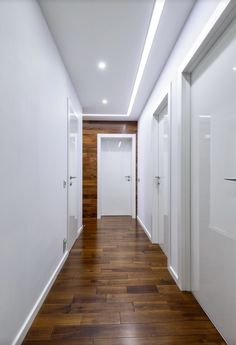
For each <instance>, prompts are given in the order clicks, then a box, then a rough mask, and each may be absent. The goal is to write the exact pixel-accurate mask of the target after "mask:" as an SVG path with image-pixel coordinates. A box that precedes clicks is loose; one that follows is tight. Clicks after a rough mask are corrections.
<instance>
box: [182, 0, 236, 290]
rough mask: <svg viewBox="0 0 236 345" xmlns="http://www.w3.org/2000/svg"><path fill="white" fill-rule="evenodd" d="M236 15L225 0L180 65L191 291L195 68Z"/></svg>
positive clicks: (185, 262)
mask: <svg viewBox="0 0 236 345" xmlns="http://www.w3.org/2000/svg"><path fill="white" fill-rule="evenodd" d="M235 15H236V2H235V0H221V1H220V2H219V4H218V6H217V8H216V10H215V11H214V13H213V14H212V16H211V17H210V19H209V21H208V22H207V24H206V25H205V27H204V28H203V30H202V32H201V33H200V35H199V37H198V39H197V40H196V41H195V43H194V45H193V46H192V48H191V49H190V51H189V53H188V54H187V55H186V59H185V60H184V62H183V64H182V65H181V67H180V68H179V71H178V82H179V86H180V89H181V99H180V107H179V115H180V116H179V118H180V126H181V127H180V128H181V132H180V135H181V161H180V170H179V171H180V176H181V186H180V220H179V228H180V229H181V231H180V232H179V235H178V243H179V257H178V261H179V281H178V285H179V286H180V288H181V289H182V290H186V291H191V242H190V239H191V227H190V225H191V112H190V105H191V103H190V102H191V99H190V92H191V72H192V71H193V70H194V69H195V67H196V66H197V65H198V64H199V63H200V61H201V60H202V58H203V57H204V56H205V55H206V54H207V52H208V51H209V50H210V49H211V47H212V46H213V45H214V43H215V42H216V41H217V39H218V38H219V37H220V36H221V34H222V33H223V32H224V31H225V29H226V28H227V27H228V26H229V24H230V23H231V22H232V20H233V19H235Z"/></svg>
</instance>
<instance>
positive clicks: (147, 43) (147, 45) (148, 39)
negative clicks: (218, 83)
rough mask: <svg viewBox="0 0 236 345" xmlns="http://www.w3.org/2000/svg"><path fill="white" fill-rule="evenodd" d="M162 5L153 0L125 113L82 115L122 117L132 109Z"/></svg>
mask: <svg viewBox="0 0 236 345" xmlns="http://www.w3.org/2000/svg"><path fill="white" fill-rule="evenodd" d="M164 5H165V0H155V4H154V7H153V11H152V17H151V21H150V24H149V28H148V32H147V36H146V40H145V44H144V48H143V52H142V56H141V60H140V63H139V68H138V72H137V75H136V78H135V83H134V87H133V90H132V94H131V98H130V102H129V107H128V111H127V113H126V114H83V115H84V116H116V117H117V116H119V117H124V116H129V115H130V114H131V111H132V108H133V105H134V102H135V98H136V96H137V93H138V90H139V86H140V83H141V80H142V77H143V73H144V70H145V66H146V63H147V61H148V57H149V54H150V51H151V48H152V44H153V41H154V38H155V34H156V31H157V28H158V24H159V22H160V18H161V15H162V12H163V8H164Z"/></svg>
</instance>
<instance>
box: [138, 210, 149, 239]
mask: <svg viewBox="0 0 236 345" xmlns="http://www.w3.org/2000/svg"><path fill="white" fill-rule="evenodd" d="M137 220H138V222H139V224H140V225H141V227H142V228H143V230H144V232H145V233H146V235H147V237H148V238H149V240H150V241H151V242H152V236H151V234H150V232H149V231H148V229H147V228H146V226H145V225H144V224H143V222H142V221H141V219H140V218H139V216H137Z"/></svg>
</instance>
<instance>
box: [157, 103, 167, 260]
mask: <svg viewBox="0 0 236 345" xmlns="http://www.w3.org/2000/svg"><path fill="white" fill-rule="evenodd" d="M155 122H156V123H155V132H154V133H155V134H154V135H155V137H156V138H155V140H154V145H155V148H154V151H155V158H154V160H155V162H154V165H155V168H154V169H155V173H154V189H155V194H156V197H155V200H156V202H155V213H156V215H155V218H156V221H155V227H156V229H154V231H156V232H157V242H158V243H159V244H160V246H161V248H162V250H163V251H164V253H165V254H166V256H168V252H169V232H170V231H169V221H170V207H169V202H170V195H169V194H170V170H169V157H170V156H169V118H168V106H165V108H164V109H163V110H162V111H161V113H160V114H158V116H157V117H156V121H155Z"/></svg>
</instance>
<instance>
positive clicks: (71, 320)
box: [23, 217, 225, 345]
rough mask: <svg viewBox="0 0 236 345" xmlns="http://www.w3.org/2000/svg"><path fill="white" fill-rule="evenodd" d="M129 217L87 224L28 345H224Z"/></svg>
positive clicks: (54, 286) (155, 248) (36, 321)
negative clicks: (181, 290) (179, 287)
mask: <svg viewBox="0 0 236 345" xmlns="http://www.w3.org/2000/svg"><path fill="white" fill-rule="evenodd" d="M166 266H167V264H166V257H165V256H164V254H163V252H162V251H161V249H160V248H159V246H158V245H152V244H151V243H150V241H149V239H148V238H147V236H146V234H145V233H144V232H143V230H142V228H141V227H140V226H139V225H138V224H137V222H136V220H132V219H131V218H130V217H103V218H102V220H101V221H97V220H96V219H87V220H86V221H85V227H84V230H83V232H82V234H81V236H80V238H79V239H78V240H77V242H76V243H75V245H74V247H73V249H72V251H71V252H70V254H69V257H68V259H67V261H66V263H65V265H64V267H63V269H62V271H61V272H60V274H59V276H58V278H57V280H56V282H55V283H54V285H53V288H52V289H51V291H50V293H49V295H48V296H47V298H46V300H45V302H44V304H43V306H42V308H41V310H40V312H39V314H38V316H37V317H36V319H35V321H34V323H33V325H32V327H31V329H30V331H29V333H28V335H27V336H26V339H25V341H24V343H23V344H24V345H34V344H35V345H36V344H37V345H49V344H54V345H56V344H60V345H67V344H68V345H72V344H73V345H75V344H76V345H92V344H93V345H154V344H155V345H157V344H158V345H161V344H172V345H175V344H182V345H183V344H195V345H196V344H212V345H213V344H222V345H223V344H225V342H224V341H223V340H222V338H221V336H220V335H219V333H218V332H217V331H216V329H215V328H214V326H213V325H212V323H211V322H210V321H209V319H208V318H207V316H206V315H205V313H204V312H203V311H202V309H201V308H200V306H199V305H198V303H197V302H196V300H195V298H194V297H193V296H192V294H191V293H183V292H180V290H179V289H178V287H177V286H176V284H175V282H174V281H173V279H172V278H171V276H170V274H169V272H168V270H167V268H166Z"/></svg>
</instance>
